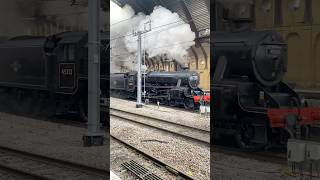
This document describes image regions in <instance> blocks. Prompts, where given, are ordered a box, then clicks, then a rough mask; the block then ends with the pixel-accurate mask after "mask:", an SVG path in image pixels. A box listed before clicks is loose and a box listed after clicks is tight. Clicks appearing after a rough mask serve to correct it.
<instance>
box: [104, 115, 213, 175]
mask: <svg viewBox="0 0 320 180" xmlns="http://www.w3.org/2000/svg"><path fill="white" fill-rule="evenodd" d="M110 127H111V129H110V133H111V134H112V135H114V136H116V137H118V138H120V139H121V140H124V141H126V142H128V143H130V144H131V145H133V146H134V147H136V148H138V149H139V150H142V151H145V152H148V153H149V154H152V155H153V156H154V157H156V158H159V159H161V160H163V161H165V162H166V163H169V164H170V165H174V166H175V167H176V168H177V169H178V170H180V171H182V172H184V173H185V174H188V175H190V176H192V177H195V179H209V173H210V168H209V165H210V149H209V148H208V147H207V146H201V145H198V144H197V145H196V144H195V143H191V142H189V141H186V140H185V139H183V138H180V137H175V136H173V135H172V134H168V133H165V132H162V131H160V130H156V129H152V128H148V127H146V126H142V125H137V124H134V123H130V122H127V121H125V120H121V119H119V118H114V117H112V118H111V122H110Z"/></svg>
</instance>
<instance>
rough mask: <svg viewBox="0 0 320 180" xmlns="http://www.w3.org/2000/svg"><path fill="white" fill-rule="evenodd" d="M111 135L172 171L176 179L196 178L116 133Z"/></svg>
mask: <svg viewBox="0 0 320 180" xmlns="http://www.w3.org/2000/svg"><path fill="white" fill-rule="evenodd" d="M110 137H111V138H112V139H113V140H115V141H117V142H119V143H121V144H124V145H125V146H127V147H128V148H130V149H132V150H134V151H136V152H137V153H139V154H141V155H143V156H144V157H146V158H147V159H150V160H152V161H153V162H154V163H155V164H157V165H160V166H163V167H165V168H166V169H167V170H168V171H169V172H170V173H172V174H173V175H174V176H176V177H177V178H176V179H185V180H192V179H194V178H193V177H191V176H189V175H187V174H186V173H184V172H182V171H180V170H178V168H176V167H174V165H171V164H168V163H166V162H164V161H162V160H161V159H158V158H156V157H154V156H152V155H151V154H149V153H148V152H145V151H142V150H140V149H138V148H136V147H134V146H133V145H131V144H130V143H128V142H126V141H124V140H122V139H121V138H119V137H116V136H114V135H112V134H110Z"/></svg>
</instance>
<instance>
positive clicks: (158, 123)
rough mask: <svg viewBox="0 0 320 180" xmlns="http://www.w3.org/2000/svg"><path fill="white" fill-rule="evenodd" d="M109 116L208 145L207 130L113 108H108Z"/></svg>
mask: <svg viewBox="0 0 320 180" xmlns="http://www.w3.org/2000/svg"><path fill="white" fill-rule="evenodd" d="M110 116H111V117H116V118H120V119H122V120H126V121H130V122H133V123H137V124H140V125H144V126H148V127H151V128H155V129H158V130H160V131H165V132H167V133H171V134H174V135H176V136H180V137H183V138H186V139H188V140H192V141H194V142H197V143H202V144H204V145H206V146H210V131H209V130H205V129H200V128H196V127H192V126H187V125H183V124H178V123H175V122H171V121H168V120H163V119H159V118H155V117H151V116H145V115H141V114H136V113H132V112H127V111H124V110H120V109H114V108H110Z"/></svg>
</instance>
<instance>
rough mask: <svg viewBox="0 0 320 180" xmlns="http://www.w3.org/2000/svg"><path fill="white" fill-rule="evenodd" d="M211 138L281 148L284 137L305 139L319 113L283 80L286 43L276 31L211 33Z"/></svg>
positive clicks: (245, 146)
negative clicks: (223, 138) (307, 106)
mask: <svg viewBox="0 0 320 180" xmlns="http://www.w3.org/2000/svg"><path fill="white" fill-rule="evenodd" d="M212 36H213V38H212V50H213V52H212V54H213V59H214V61H213V66H212V67H213V68H214V70H213V72H214V76H213V79H212V83H211V91H212V94H213V97H214V101H213V117H214V120H213V121H212V123H211V125H212V129H213V133H214V138H215V139H219V138H221V137H222V136H225V135H231V136H234V137H235V140H236V142H237V143H238V145H239V146H240V147H243V148H257V147H266V146H268V147H270V146H272V147H274V146H278V147H279V146H280V147H283V146H285V145H286V142H287V139H288V138H307V137H308V132H309V131H308V128H309V125H311V124H313V123H314V122H315V119H316V118H318V117H319V111H318V110H317V109H311V108H306V103H304V100H303V98H302V97H300V96H299V95H298V94H297V93H296V92H295V91H294V90H293V89H292V88H291V87H289V86H288V85H287V84H286V83H284V82H283V81H282V79H283V76H284V74H285V72H286V70H287V45H286V43H285V41H284V39H283V38H282V36H281V35H280V34H279V33H277V32H274V31H254V30H251V29H245V30H241V31H215V32H213V33H212Z"/></svg>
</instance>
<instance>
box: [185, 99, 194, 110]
mask: <svg viewBox="0 0 320 180" xmlns="http://www.w3.org/2000/svg"><path fill="white" fill-rule="evenodd" d="M184 108H186V109H194V102H193V100H192V99H185V100H184Z"/></svg>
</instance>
